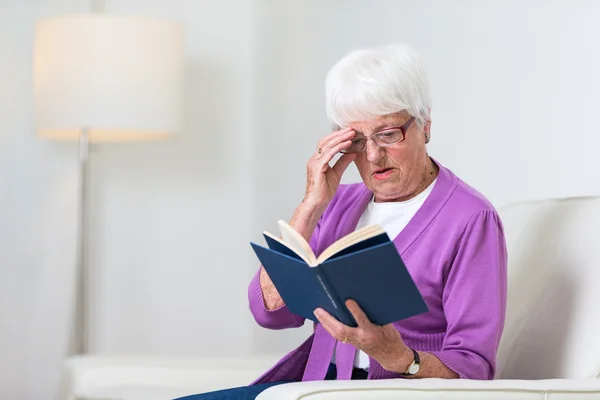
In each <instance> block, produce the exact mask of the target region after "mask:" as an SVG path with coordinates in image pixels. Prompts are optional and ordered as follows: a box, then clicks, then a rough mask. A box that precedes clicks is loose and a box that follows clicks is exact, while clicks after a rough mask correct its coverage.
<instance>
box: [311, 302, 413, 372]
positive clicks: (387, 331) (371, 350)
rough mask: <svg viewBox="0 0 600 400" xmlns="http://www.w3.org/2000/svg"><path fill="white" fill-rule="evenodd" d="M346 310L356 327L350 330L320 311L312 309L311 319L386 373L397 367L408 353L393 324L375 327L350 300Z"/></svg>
mask: <svg viewBox="0 0 600 400" xmlns="http://www.w3.org/2000/svg"><path fill="white" fill-rule="evenodd" d="M346 306H347V307H348V310H350V312H351V313H352V316H353V317H354V319H355V320H356V322H357V324H358V327H356V328H352V327H350V326H347V325H344V324H342V323H341V322H340V321H338V320H337V319H336V318H334V317H333V316H332V315H331V314H329V313H328V312H327V311H325V310H323V309H320V308H319V309H317V310H315V316H316V317H317V319H318V320H319V322H320V323H321V325H323V327H324V328H325V329H326V330H327V332H329V334H330V335H331V336H333V337H334V338H335V339H337V340H339V341H341V342H345V343H351V344H352V345H354V347H356V348H357V349H359V350H362V351H364V352H365V353H366V354H368V355H369V356H371V357H372V358H374V359H375V360H377V362H378V363H379V364H381V366H382V367H383V368H385V369H387V370H389V371H393V370H395V369H396V368H397V365H398V362H399V361H400V360H401V359H403V358H405V356H407V355H412V351H411V350H410V349H409V348H408V347H407V346H406V345H405V344H404V341H403V340H402V337H401V336H400V333H399V332H398V331H397V330H396V328H395V327H394V325H392V324H388V325H384V326H380V325H375V324H373V323H372V322H371V321H369V319H368V318H367V316H366V314H365V313H364V312H363V311H362V310H361V308H360V307H359V306H358V304H357V303H356V302H355V301H354V300H348V301H346Z"/></svg>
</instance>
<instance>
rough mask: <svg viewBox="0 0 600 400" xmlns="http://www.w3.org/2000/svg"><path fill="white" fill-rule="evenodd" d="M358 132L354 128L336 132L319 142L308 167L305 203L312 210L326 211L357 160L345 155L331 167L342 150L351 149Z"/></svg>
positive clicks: (354, 156) (354, 155) (352, 156)
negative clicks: (334, 158)
mask: <svg viewBox="0 0 600 400" xmlns="http://www.w3.org/2000/svg"><path fill="white" fill-rule="evenodd" d="M355 134H356V132H355V131H354V130H352V128H344V129H341V130H338V131H334V132H332V133H331V134H329V135H327V136H325V137H324V138H322V139H321V140H320V141H319V145H318V146H317V151H316V152H315V154H314V155H313V156H312V157H311V158H310V160H308V163H307V165H306V193H305V195H304V203H305V204H307V205H309V206H310V207H311V208H312V207H314V208H315V209H319V210H325V208H327V205H328V204H329V203H330V202H331V200H332V199H333V196H334V195H335V192H336V191H337V188H338V186H339V185H340V181H341V179H342V174H343V173H344V171H345V170H346V168H348V165H350V163H351V162H352V161H354V159H355V158H356V154H344V155H342V156H341V157H340V158H339V159H338V160H337V162H336V163H335V164H334V165H333V167H331V166H330V165H329V163H330V162H331V160H332V159H333V157H334V156H335V155H336V154H337V153H339V152H340V151H342V150H345V149H347V148H348V147H350V144H351V143H352V140H351V139H352V138H353V137H354V135H355Z"/></svg>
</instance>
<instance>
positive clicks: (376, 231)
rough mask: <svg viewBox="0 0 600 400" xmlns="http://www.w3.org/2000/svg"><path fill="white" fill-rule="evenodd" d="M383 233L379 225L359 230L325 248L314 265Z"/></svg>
mask: <svg viewBox="0 0 600 400" xmlns="http://www.w3.org/2000/svg"><path fill="white" fill-rule="evenodd" d="M382 233H385V230H384V229H383V228H382V227H381V226H379V225H369V226H365V227H364V228H361V229H359V230H357V231H354V232H352V233H350V234H348V235H346V236H344V237H343V238H341V239H339V240H338V241H336V242H334V243H333V244H332V245H331V246H329V247H328V248H326V249H325V250H324V251H323V253H321V255H320V256H319V258H318V259H317V261H316V263H317V264H321V263H322V262H323V261H325V260H327V259H328V258H329V257H331V256H334V255H335V254H337V253H339V252H340V251H342V250H344V249H346V248H348V247H350V246H352V245H354V244H356V243H360V242H362V241H363V240H366V239H369V238H372V237H375V236H378V235H381V234H382Z"/></svg>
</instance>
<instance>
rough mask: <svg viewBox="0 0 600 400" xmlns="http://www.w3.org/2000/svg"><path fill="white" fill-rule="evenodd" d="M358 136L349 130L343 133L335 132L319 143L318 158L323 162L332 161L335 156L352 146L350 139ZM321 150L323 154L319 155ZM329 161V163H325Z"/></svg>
mask: <svg viewBox="0 0 600 400" xmlns="http://www.w3.org/2000/svg"><path fill="white" fill-rule="evenodd" d="M355 134H356V132H354V131H353V130H352V129H350V128H347V129H343V130H341V131H337V132H333V133H332V134H331V135H329V136H326V137H324V138H323V139H321V140H320V141H319V145H318V147H317V154H316V157H317V158H318V159H322V161H323V162H329V161H331V158H333V156H334V155H336V154H337V153H338V152H339V151H340V150H342V149H344V148H348V147H349V146H350V144H351V142H350V139H351V138H352V137H353V136H354V135H355ZM319 149H321V153H319V151H318V150H319ZM325 159H327V161H325Z"/></svg>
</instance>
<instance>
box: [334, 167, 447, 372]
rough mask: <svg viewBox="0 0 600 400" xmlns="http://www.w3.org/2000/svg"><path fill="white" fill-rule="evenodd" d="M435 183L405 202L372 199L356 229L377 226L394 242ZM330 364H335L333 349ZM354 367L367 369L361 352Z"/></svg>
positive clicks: (357, 353) (364, 357)
mask: <svg viewBox="0 0 600 400" xmlns="http://www.w3.org/2000/svg"><path fill="white" fill-rule="evenodd" d="M436 181H437V178H436V179H435V180H434V181H433V182H432V183H431V184H430V185H429V186H428V187H427V188H426V189H425V190H424V191H422V192H421V193H419V194H418V195H416V196H415V197H413V198H412V199H409V200H406V201H396V202H385V203H376V202H375V199H374V198H372V199H371V201H370V202H369V204H368V205H367V208H366V209H365V211H364V212H363V214H362V215H361V217H360V219H359V220H358V224H357V225H356V229H360V228H364V227H365V226H368V225H374V224H378V225H380V226H381V227H382V228H383V229H384V230H385V232H386V233H387V234H388V236H389V237H390V239H392V240H394V239H395V238H396V236H398V234H399V233H400V232H402V230H403V229H404V228H405V227H406V225H407V224H408V222H409V221H410V220H411V219H412V217H414V215H415V214H416V213H417V211H419V208H421V206H422V205H423V203H424V202H425V200H426V199H427V197H428V196H429V194H430V193H431V191H432V190H433V187H434V185H435V182H436ZM359 305H360V304H359ZM331 362H332V363H334V364H335V348H334V350H333V355H332V357H331ZM354 366H355V367H356V368H362V369H369V356H368V355H367V354H365V353H364V352H362V351H357V352H356V355H355V358H354Z"/></svg>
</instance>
